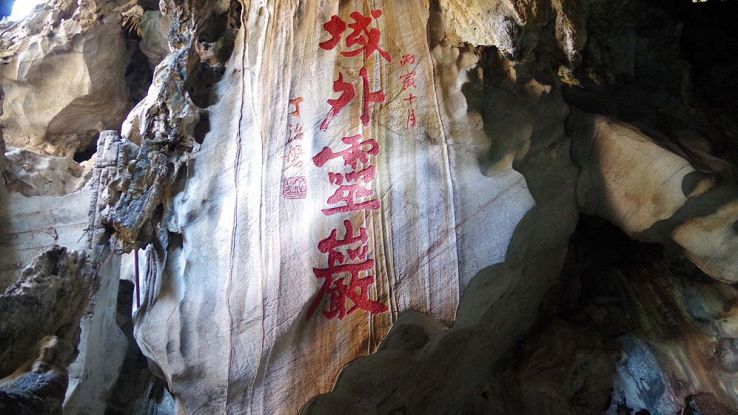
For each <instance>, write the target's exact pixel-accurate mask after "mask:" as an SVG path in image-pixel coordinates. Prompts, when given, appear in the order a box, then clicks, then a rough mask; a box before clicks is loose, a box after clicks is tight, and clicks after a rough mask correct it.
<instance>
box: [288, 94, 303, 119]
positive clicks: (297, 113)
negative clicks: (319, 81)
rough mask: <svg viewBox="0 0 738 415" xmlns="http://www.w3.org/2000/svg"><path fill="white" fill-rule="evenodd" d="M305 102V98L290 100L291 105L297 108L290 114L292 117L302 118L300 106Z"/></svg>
mask: <svg viewBox="0 0 738 415" xmlns="http://www.w3.org/2000/svg"><path fill="white" fill-rule="evenodd" d="M304 100H305V98H303V97H297V98H292V99H291V100H290V105H294V106H295V110H294V111H292V112H291V113H290V115H292V116H293V117H297V118H300V104H302V101H304Z"/></svg>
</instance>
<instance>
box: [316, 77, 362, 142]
mask: <svg viewBox="0 0 738 415" xmlns="http://www.w3.org/2000/svg"><path fill="white" fill-rule="evenodd" d="M333 91H334V92H340V93H341V96H339V97H338V98H337V99H329V100H328V103H329V104H331V110H330V112H328V116H327V117H325V119H324V120H323V122H322V123H320V129H321V131H325V130H327V129H328V125H330V123H331V121H333V119H334V118H336V116H338V113H339V112H341V110H342V109H343V107H345V106H346V105H348V104H349V102H351V100H352V99H354V97H355V96H356V92H355V91H354V86H353V85H352V84H351V83H349V82H346V81H344V80H343V73H341V72H339V73H338V79H336V80H335V81H333Z"/></svg>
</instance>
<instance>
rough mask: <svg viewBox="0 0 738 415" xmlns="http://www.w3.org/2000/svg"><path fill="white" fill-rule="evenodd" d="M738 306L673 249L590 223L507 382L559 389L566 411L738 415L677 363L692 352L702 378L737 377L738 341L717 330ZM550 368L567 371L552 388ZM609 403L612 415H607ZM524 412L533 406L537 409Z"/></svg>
mask: <svg viewBox="0 0 738 415" xmlns="http://www.w3.org/2000/svg"><path fill="white" fill-rule="evenodd" d="M736 298H738V289H737V288H736V287H735V286H731V285H729V284H724V283H721V282H718V281H715V280H713V279H711V278H709V277H708V276H707V275H705V274H704V273H703V272H702V271H700V270H699V269H698V268H697V267H696V266H695V265H694V264H692V263H691V262H690V261H689V260H687V259H685V258H683V257H682V256H681V254H680V253H679V252H677V251H675V250H674V248H673V247H664V246H662V245H660V244H655V243H647V242H639V241H635V240H633V239H631V238H630V237H629V236H627V235H626V234H625V233H623V232H622V231H621V230H620V229H618V228H617V227H615V226H614V225H612V224H611V223H609V222H607V221H605V220H603V219H600V218H597V217H593V216H587V215H582V216H581V217H580V221H579V223H578V225H577V228H576V231H575V232H574V234H573V235H572V236H571V240H570V245H569V251H568V254H567V260H566V262H565V266H564V270H563V272H562V276H561V279H560V281H559V283H558V284H557V285H555V286H554V287H553V288H552V289H551V290H550V291H549V292H548V293H547V295H546V297H545V298H544V300H543V302H542V303H541V306H540V309H539V322H538V324H537V325H536V328H535V329H533V330H532V332H531V334H530V335H529V336H528V337H527V338H526V339H525V340H524V341H523V342H521V345H520V347H518V348H517V350H516V351H515V352H514V356H511V358H510V361H509V362H510V363H509V365H508V366H507V368H506V369H505V370H504V371H503V372H502V375H499V374H498V378H501V379H506V381H508V382H509V380H510V379H517V382H519V384H518V385H519V386H518V387H519V388H520V390H521V392H519V396H522V397H525V396H527V394H533V395H536V396H537V395H539V394H544V395H545V394H546V393H551V391H556V392H555V394H554V395H555V396H558V398H556V399H555V400H554V403H553V404H551V402H547V404H548V405H559V409H561V410H564V409H566V410H570V409H571V406H573V407H576V408H578V409H577V410H578V411H581V413H605V414H609V415H625V414H628V415H631V414H657V413H672V412H671V411H673V410H675V411H676V412H674V413H679V411H680V410H682V412H681V413H682V414H687V415H698V414H702V415H705V414H713V415H728V414H733V413H735V412H733V409H731V408H730V407H729V405H728V404H727V403H726V402H729V400H728V398H727V397H726V396H721V395H720V392H719V388H718V387H716V386H715V385H711V384H710V383H709V382H710V381H711V380H708V381H705V380H702V382H705V383H702V384H701V386H696V385H697V384H699V383H700V382H696V381H694V380H691V379H682V378H679V376H677V375H676V374H675V373H674V370H673V369H674V368H673V367H672V366H671V365H672V364H673V362H676V361H678V358H676V357H675V356H678V355H680V354H683V353H691V354H692V355H693V356H694V361H693V362H692V364H694V365H695V367H693V368H690V369H691V370H692V373H697V372H701V371H705V370H707V371H708V372H709V371H712V370H714V365H715V362H718V364H719V365H720V367H721V368H722V370H725V371H727V372H735V371H736V370H738V365H737V364H736V362H738V359H736V353H734V352H733V350H734V349H735V344H738V342H737V341H736V339H732V338H728V337H725V333H722V332H721V331H720V330H719V329H718V328H716V327H717V325H716V322H717V321H719V320H720V319H721V318H724V317H725V316H726V315H727V314H728V313H729V312H730V310H731V308H732V304H734V302H735V299H736ZM704 304H714V306H712V308H710V309H705V308H704ZM708 308H709V307H708ZM574 338H576V339H577V340H576V341H575V340H574ZM695 341H698V342H701V343H704V344H712V345H713V346H712V348H706V349H703V350H699V351H697V350H694V348H693V347H692V346H690V344H691V343H693V342H695ZM542 356H544V357H545V363H544V362H543V361H541V360H540V359H541V358H542ZM610 359H614V360H610ZM541 365H543V366H541ZM546 367H556V368H564V369H561V370H562V376H561V377H560V378H557V381H556V383H555V384H546V383H545V379H550V378H548V377H547V376H549V375H550V374H549V373H548V371H547V369H546ZM639 367H640V368H641V369H638V368H639ZM533 379H544V381H540V380H535V381H534V380H533ZM690 381H691V382H692V383H690ZM714 382H718V380H717V377H716V378H715V379H714ZM572 385H581V388H584V389H581V390H583V391H587V394H588V398H587V399H581V396H580V395H581V392H580V391H577V392H576V393H573V394H572V390H576V388H574V386H572ZM508 387H509V386H508ZM538 388H543V389H538ZM699 388H704V389H705V390H701V389H699ZM607 390H610V395H609V396H605V393H606V391H607ZM598 396H599V398H598ZM557 400H561V401H562V402H563V401H565V402H566V403H562V402H559V403H555V402H556V401H557ZM534 402H537V403H534V404H533V405H535V404H538V405H541V406H538V408H539V409H540V410H541V412H539V413H551V412H547V411H545V410H543V409H544V408H548V409H549V410H550V408H551V407H550V406H548V407H546V406H545V405H544V403H542V402H546V401H545V399H541V400H534ZM598 402H599V403H598ZM603 403H604V404H607V406H608V407H609V408H606V409H607V410H605V411H604V412H601V411H602V409H600V408H599V405H602V404H603ZM522 405H523V406H524V407H526V408H528V409H530V408H531V407H530V406H529V405H531V404H530V402H526V403H523V404H522ZM567 405H570V406H567ZM526 413H533V412H530V411H528V412H526ZM556 413H566V412H556Z"/></svg>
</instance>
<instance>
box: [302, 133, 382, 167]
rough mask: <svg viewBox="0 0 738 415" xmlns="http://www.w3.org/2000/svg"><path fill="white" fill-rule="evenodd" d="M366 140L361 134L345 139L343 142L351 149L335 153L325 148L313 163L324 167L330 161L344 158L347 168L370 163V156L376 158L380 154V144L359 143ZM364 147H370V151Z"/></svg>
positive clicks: (374, 142)
mask: <svg viewBox="0 0 738 415" xmlns="http://www.w3.org/2000/svg"><path fill="white" fill-rule="evenodd" d="M362 138H364V136H363V135H361V134H356V135H352V136H350V137H343V138H342V139H341V141H343V142H344V143H345V144H348V145H349V146H350V147H348V148H346V149H344V150H341V151H339V152H334V151H333V150H331V149H330V148H329V147H323V149H322V150H321V151H320V153H318V154H316V155H315V157H313V163H315V165H316V166H318V167H323V166H324V165H325V163H327V162H328V161H330V160H332V159H334V158H337V157H343V162H344V164H345V165H347V166H351V167H353V168H356V165H357V163H359V162H361V163H367V162H368V161H369V155H373V156H376V155H377V154H379V143H377V141H376V140H374V139H371V138H370V139H368V140H364V141H362V142H359V140H360V139H362ZM364 146H368V147H369V149H368V150H364Z"/></svg>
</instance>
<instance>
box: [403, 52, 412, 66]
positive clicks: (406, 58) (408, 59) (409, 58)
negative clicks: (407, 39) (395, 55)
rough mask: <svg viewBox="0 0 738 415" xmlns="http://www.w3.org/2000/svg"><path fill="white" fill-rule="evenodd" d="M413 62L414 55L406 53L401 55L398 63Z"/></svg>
mask: <svg viewBox="0 0 738 415" xmlns="http://www.w3.org/2000/svg"><path fill="white" fill-rule="evenodd" d="M414 63H415V55H413V54H412V53H408V54H407V55H402V59H400V65H412V64H414Z"/></svg>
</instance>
